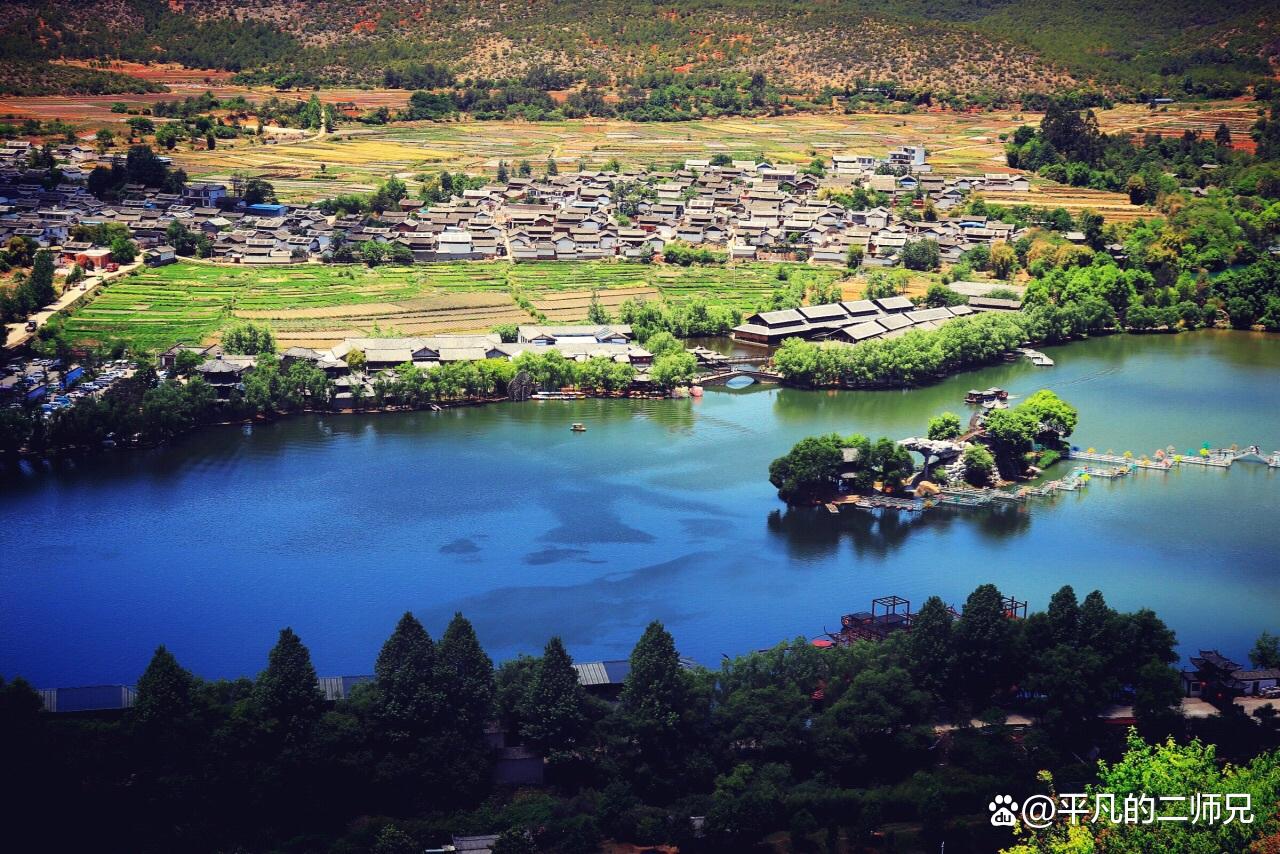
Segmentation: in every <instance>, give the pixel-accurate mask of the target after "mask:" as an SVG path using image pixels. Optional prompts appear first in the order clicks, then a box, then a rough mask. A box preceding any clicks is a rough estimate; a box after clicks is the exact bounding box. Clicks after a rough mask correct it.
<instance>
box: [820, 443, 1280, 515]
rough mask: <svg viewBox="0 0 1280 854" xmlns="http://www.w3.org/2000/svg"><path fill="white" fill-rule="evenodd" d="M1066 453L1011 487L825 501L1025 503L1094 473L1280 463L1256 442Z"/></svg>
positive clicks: (1079, 485)
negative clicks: (1068, 465)
mask: <svg viewBox="0 0 1280 854" xmlns="http://www.w3.org/2000/svg"><path fill="white" fill-rule="evenodd" d="M1067 459H1070V460H1072V461H1078V462H1079V463H1080V464H1079V465H1077V466H1075V467H1074V468H1073V469H1072V470H1071V472H1070V474H1067V475H1065V476H1063V477H1060V478H1056V479H1054V480H1049V481H1045V482H1044V483H1040V484H1036V485H1034V486H1032V485H1026V486H1018V487H1014V488H1012V489H1008V488H996V487H985V488H977V487H969V486H958V487H957V486H946V487H942V488H941V489H940V490H939V492H938V494H937V495H933V496H927V497H921V498H898V497H891V496H882V495H876V496H865V495H850V496H845V497H841V498H838V499H835V500H833V501H831V502H829V503H828V504H827V505H826V509H827V511H828V512H829V513H839V512H840V510H841V509H842V508H844V507H854V508H856V509H861V510H877V509H880V510H907V511H913V512H919V511H924V510H928V509H930V508H932V507H942V506H950V507H999V506H1008V505H1014V504H1022V503H1024V502H1027V501H1029V500H1030V499H1032V498H1049V497H1052V496H1054V495H1057V494H1059V493H1063V492H1077V491H1079V490H1081V489H1083V488H1084V487H1085V486H1086V485H1087V484H1088V483H1089V481H1090V480H1092V479H1093V478H1095V477H1098V478H1104V479H1111V478H1120V477H1126V476H1128V475H1129V474H1131V473H1132V472H1133V471H1134V470H1135V469H1147V470H1155V471H1169V470H1170V469H1173V468H1176V467H1178V466H1183V465H1186V466H1207V467H1211V468H1230V467H1231V466H1232V465H1233V464H1234V463H1237V462H1252V463H1260V464H1262V465H1265V466H1267V467H1269V468H1280V451H1272V452H1270V453H1266V452H1264V451H1262V450H1261V449H1260V448H1259V447H1258V446H1257V445H1250V446H1248V447H1246V448H1239V447H1238V446H1237V447H1234V448H1205V449H1204V450H1203V451H1201V452H1199V453H1196V454H1187V455H1183V454H1177V453H1174V452H1173V451H1171V450H1170V451H1160V452H1157V453H1156V454H1155V456H1154V459H1153V458H1150V457H1142V458H1135V457H1134V456H1133V455H1132V454H1113V453H1098V452H1096V451H1094V450H1092V449H1091V450H1088V451H1080V450H1077V449H1075V448H1072V449H1071V451H1070V452H1069V453H1068V454H1067Z"/></svg>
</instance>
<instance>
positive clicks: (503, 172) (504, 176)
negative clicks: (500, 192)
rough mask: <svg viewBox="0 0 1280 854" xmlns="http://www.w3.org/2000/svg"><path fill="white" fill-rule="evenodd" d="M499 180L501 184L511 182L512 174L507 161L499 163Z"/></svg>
mask: <svg viewBox="0 0 1280 854" xmlns="http://www.w3.org/2000/svg"><path fill="white" fill-rule="evenodd" d="M497 179H498V183H499V184H506V183H507V182H508V181H510V180H511V173H510V172H509V171H507V161H505V160H499V161H498V175H497Z"/></svg>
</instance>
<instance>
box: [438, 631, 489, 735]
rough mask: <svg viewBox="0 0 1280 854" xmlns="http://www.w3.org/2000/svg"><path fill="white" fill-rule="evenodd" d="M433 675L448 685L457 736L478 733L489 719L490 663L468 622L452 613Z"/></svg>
mask: <svg viewBox="0 0 1280 854" xmlns="http://www.w3.org/2000/svg"><path fill="white" fill-rule="evenodd" d="M437 662H438V664H437V675H438V678H439V679H440V680H441V684H444V685H448V686H449V694H450V703H449V707H450V711H451V714H452V717H453V723H454V725H455V726H456V728H457V730H458V732H459V733H460V734H463V735H466V734H471V733H476V732H482V731H483V729H484V725H485V724H486V723H487V722H488V721H489V720H490V718H491V717H492V716H493V698H494V684H493V660H492V659H490V658H489V656H488V655H486V654H485V651H484V649H482V648H481V646H480V641H479V640H478V639H477V638H476V632H475V629H474V628H473V627H472V625H471V622H470V621H469V620H467V618H466V617H463V616H462V614H454V615H453V619H452V620H450V621H449V625H448V627H447V628H446V629H445V630H444V635H443V636H442V637H441V638H440V645H439V647H438V648H437Z"/></svg>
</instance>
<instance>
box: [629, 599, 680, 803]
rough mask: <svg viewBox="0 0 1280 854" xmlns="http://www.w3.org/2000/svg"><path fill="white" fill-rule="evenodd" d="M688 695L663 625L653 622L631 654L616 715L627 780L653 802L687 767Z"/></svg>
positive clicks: (667, 793) (666, 793)
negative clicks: (627, 759)
mask: <svg viewBox="0 0 1280 854" xmlns="http://www.w3.org/2000/svg"><path fill="white" fill-rule="evenodd" d="M691 694H692V691H691V687H690V684H689V678H688V674H686V673H685V671H684V669H683V668H682V667H681V666H680V658H679V656H678V655H677V654H676V647H675V641H674V640H673V639H672V637H671V634H670V633H669V632H668V631H667V630H666V629H665V628H663V626H662V623H660V622H658V621H657V620H655V621H653V622H652V623H650V624H649V626H648V628H646V629H645V630H644V634H643V635H642V636H641V637H640V641H639V643H637V644H636V646H635V649H633V650H632V651H631V672H630V673H629V674H628V675H627V681H626V683H625V684H624V685H623V688H622V696H621V702H620V704H619V709H618V711H619V714H620V716H621V719H622V720H621V723H622V727H623V729H624V731H625V732H626V735H627V737H628V740H629V743H630V744H631V745H633V747H632V749H633V751H634V754H633V755H632V757H631V760H632V768H631V769H630V772H629V773H630V774H631V779H633V780H636V781H638V783H640V784H643V787H644V788H645V789H647V790H648V791H649V792H650V793H651V794H652V795H654V796H657V797H666V796H667V795H669V793H670V791H671V789H672V786H673V783H674V782H675V780H677V779H678V778H679V777H680V776H681V774H682V773H683V771H684V769H685V766H686V764H687V762H688V759H689V755H690V753H691V751H690V749H689V748H690V746H691V745H690V743H689V742H690V738H689V733H687V732H686V727H685V725H684V722H683V716H684V713H685V712H686V711H687V710H688V709H689V707H690V702H691Z"/></svg>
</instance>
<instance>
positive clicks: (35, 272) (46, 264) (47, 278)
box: [23, 249, 56, 308]
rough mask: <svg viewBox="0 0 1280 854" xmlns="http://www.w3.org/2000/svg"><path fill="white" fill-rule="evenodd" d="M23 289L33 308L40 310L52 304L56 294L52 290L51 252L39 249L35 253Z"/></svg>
mask: <svg viewBox="0 0 1280 854" xmlns="http://www.w3.org/2000/svg"><path fill="white" fill-rule="evenodd" d="M23 287H24V288H25V289H26V292H27V293H28V294H29V295H30V299H31V301H32V305H33V306H34V307H35V308H40V307H41V306H45V305H48V304H49V303H51V302H53V300H54V297H55V296H56V294H55V293H54V290H53V253H52V252H50V251H49V250H47V249H41V250H40V251H39V252H37V253H36V255H35V259H34V260H33V261H32V262H31V275H30V276H28V277H27V281H26V283H25V284H24V285H23Z"/></svg>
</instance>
